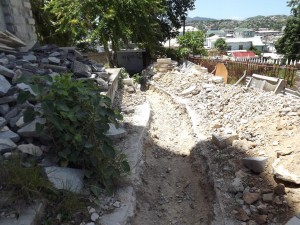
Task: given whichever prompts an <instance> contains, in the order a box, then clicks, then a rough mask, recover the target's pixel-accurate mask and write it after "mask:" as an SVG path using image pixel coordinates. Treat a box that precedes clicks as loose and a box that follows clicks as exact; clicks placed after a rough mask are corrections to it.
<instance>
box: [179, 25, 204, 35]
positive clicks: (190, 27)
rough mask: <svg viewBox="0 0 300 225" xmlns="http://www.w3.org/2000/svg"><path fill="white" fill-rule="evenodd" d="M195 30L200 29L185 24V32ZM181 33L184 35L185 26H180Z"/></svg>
mask: <svg viewBox="0 0 300 225" xmlns="http://www.w3.org/2000/svg"><path fill="white" fill-rule="evenodd" d="M193 31H199V30H198V29H197V28H196V27H193V26H185V32H193ZM178 32H179V35H183V27H180V28H179V29H178Z"/></svg>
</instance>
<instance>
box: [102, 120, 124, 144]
mask: <svg viewBox="0 0 300 225" xmlns="http://www.w3.org/2000/svg"><path fill="white" fill-rule="evenodd" d="M126 134H127V131H126V130H125V129H124V128H117V127H116V125H114V124H112V123H110V124H109V130H108V131H107V133H106V134H105V135H106V136H107V137H109V138H110V139H113V140H115V139H119V138H123V137H125V136H126Z"/></svg>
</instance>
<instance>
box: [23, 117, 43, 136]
mask: <svg viewBox="0 0 300 225" xmlns="http://www.w3.org/2000/svg"><path fill="white" fill-rule="evenodd" d="M37 123H39V124H45V123H46V120H45V119H44V118H36V119H35V120H34V121H32V122H31V123H29V124H27V125H25V126H24V127H22V128H21V129H19V130H18V134H19V135H21V136H22V137H40V133H38V132H37V131H36V124H37Z"/></svg>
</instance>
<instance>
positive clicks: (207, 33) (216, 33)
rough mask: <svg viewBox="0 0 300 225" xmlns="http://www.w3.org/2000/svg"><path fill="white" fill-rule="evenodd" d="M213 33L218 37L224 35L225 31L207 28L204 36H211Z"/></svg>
mask: <svg viewBox="0 0 300 225" xmlns="http://www.w3.org/2000/svg"><path fill="white" fill-rule="evenodd" d="M214 35H218V36H219V37H225V36H226V33H225V31H224V30H208V31H207V32H206V37H212V36H214Z"/></svg>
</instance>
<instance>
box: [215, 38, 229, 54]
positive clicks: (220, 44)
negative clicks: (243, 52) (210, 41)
mask: <svg viewBox="0 0 300 225" xmlns="http://www.w3.org/2000/svg"><path fill="white" fill-rule="evenodd" d="M215 48H217V49H218V50H219V51H221V52H225V51H227V49H228V45H227V43H226V42H225V40H224V39H223V38H218V39H217V40H216V42H215Z"/></svg>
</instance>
